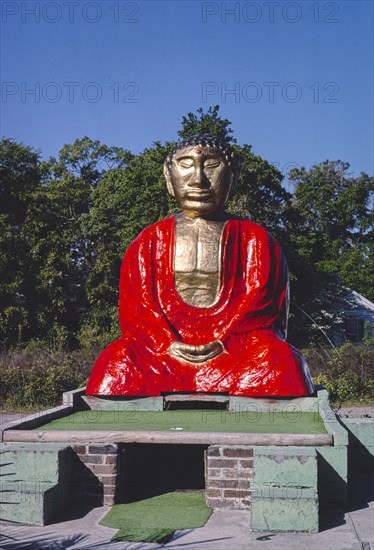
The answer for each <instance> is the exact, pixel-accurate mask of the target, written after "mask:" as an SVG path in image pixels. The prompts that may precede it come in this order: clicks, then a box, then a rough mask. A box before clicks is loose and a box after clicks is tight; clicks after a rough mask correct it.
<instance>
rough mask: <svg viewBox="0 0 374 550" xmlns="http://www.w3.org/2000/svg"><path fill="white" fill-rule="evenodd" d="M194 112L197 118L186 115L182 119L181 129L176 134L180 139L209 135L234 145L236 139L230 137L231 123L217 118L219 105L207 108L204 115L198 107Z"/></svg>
mask: <svg viewBox="0 0 374 550" xmlns="http://www.w3.org/2000/svg"><path fill="white" fill-rule="evenodd" d="M196 112H197V114H198V115H199V116H197V115H195V114H194V113H188V114H187V116H186V117H185V116H184V117H183V118H182V129H181V130H179V132H178V136H179V137H180V138H182V139H188V138H189V137H191V136H194V135H197V134H210V135H212V136H217V137H219V138H221V139H222V140H224V141H226V142H227V143H230V142H231V143H236V139H235V138H233V137H232V134H233V130H232V129H231V128H230V124H231V122H230V121H229V120H228V119H222V118H221V117H220V116H219V105H214V107H209V109H208V110H207V112H206V113H204V111H203V109H202V108H201V107H199V108H198V109H196Z"/></svg>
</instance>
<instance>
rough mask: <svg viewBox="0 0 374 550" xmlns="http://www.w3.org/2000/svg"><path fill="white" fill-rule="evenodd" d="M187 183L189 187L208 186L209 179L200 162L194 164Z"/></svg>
mask: <svg viewBox="0 0 374 550" xmlns="http://www.w3.org/2000/svg"><path fill="white" fill-rule="evenodd" d="M189 185H190V187H197V188H205V187H208V186H209V181H208V179H207V177H206V175H205V174H204V170H203V167H202V165H201V164H200V163H199V164H198V165H197V166H195V169H194V172H193V175H192V177H191V180H190V183H189Z"/></svg>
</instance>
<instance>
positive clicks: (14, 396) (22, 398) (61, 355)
mask: <svg viewBox="0 0 374 550" xmlns="http://www.w3.org/2000/svg"><path fill="white" fill-rule="evenodd" d="M97 353H98V350H97V349H91V350H87V351H76V352H73V353H66V352H62V351H59V352H56V351H54V350H47V349H45V350H42V349H40V348H39V349H38V348H36V347H33V346H30V349H29V350H26V351H22V352H9V353H3V354H1V355H0V370H1V380H2V383H1V387H0V401H1V404H2V407H3V408H4V409H5V410H7V409H12V408H14V407H18V408H22V407H25V408H38V407H46V406H54V405H59V404H61V397H62V393H63V392H65V391H69V390H73V389H76V388H77V387H80V386H83V385H85V384H86V381H87V378H88V376H89V373H90V371H91V369H92V365H93V361H94V360H95V358H96V356H97Z"/></svg>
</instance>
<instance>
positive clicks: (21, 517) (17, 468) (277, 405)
mask: <svg viewBox="0 0 374 550" xmlns="http://www.w3.org/2000/svg"><path fill="white" fill-rule="evenodd" d="M83 397H84V389H83V388H80V389H78V390H76V391H74V392H68V393H67V394H65V395H64V406H63V407H59V408H56V409H51V410H50V411H46V414H45V415H43V413H38V415H33V416H31V417H30V418H27V419H24V420H23V421H22V422H18V423H17V422H14V423H11V424H9V425H6V426H5V427H4V430H3V433H2V436H3V441H9V442H10V441H21V440H22V439H21V438H22V437H24V438H26V437H27V439H26V440H27V441H30V440H31V439H32V440H33V441H34V442H33V443H29V444H28V445H24V446H23V445H19V444H17V445H13V444H11V443H9V444H3V449H2V452H3V455H2V462H4V458H5V456H4V451H6V452H7V453H8V455H7V456H8V459H7V460H8V464H6V462H5V464H6V465H7V467H8V470H7V472H8V473H9V474H10V475H11V476H13V477H9V478H7V483H10V482H13V483H14V484H15V485H14V487H13V489H12V490H10V491H9V490H8V489H7V487H5V488H4V487H3V490H4V491H7V494H9V497H10V494H11V493H13V496H14V500H12V499H8V502H7V503H6V504H7V510H8V511H7V512H3V514H2V515H3V519H8V518H11V517H12V516H13V518H17V519H13V520H15V521H19V522H22V523H37V524H43V523H46V522H48V521H50V518H51V517H53V515H55V514H56V513H57V512H58V510H60V509H61V507H62V506H64V505H65V504H66V502H67V501H68V500H69V499H70V500H72V498H73V497H72V493H71V490H66V489H67V488H69V487H70V489H71V484H72V483H73V484H74V483H78V485H79V484H81V483H83V484H84V483H86V481H87V483H88V484H90V486H92V480H93V476H94V481H95V491H96V489H98V490H99V491H100V495H99V496H100V498H101V503H103V502H104V503H108V504H109V502H110V503H113V502H115V495H116V483H117V484H118V477H117V466H118V465H120V459H119V458H118V457H117V444H119V443H121V442H126V443H130V444H132V443H133V442H134V441H135V439H134V437H135V436H134V435H132V432H124V431H122V432H121V431H118V432H105V431H103V432H88V431H85V432H79V431H73V430H71V431H68V432H61V431H53V430H51V431H43V430H42V429H41V430H38V431H35V428H39V427H41V426H43V424H45V423H46V422H48V420H49V419H53V418H56V417H59V416H67V415H69V414H71V413H72V412H75V411H77V410H82V409H89V408H91V407H92V408H93V409H95V410H97V409H100V408H101V407H102V404H100V403H99V402H98V401H97V400H96V401H95V399H96V398H89V397H86V396H85V397H84V399H83ZM199 397H201V396H199ZM216 397H217V396H212V398H211V396H206V398H205V400H211V401H213V402H214V401H215V400H216ZM191 400H192V397H191V396H189V398H188V401H191ZM199 400H201V399H199ZM172 401H173V400H172ZM218 401H219V402H220V404H222V403H225V404H227V409H228V410H229V411H234V412H235V413H238V414H251V415H252V413H253V414H255V415H257V414H258V415H260V414H262V413H266V414H269V415H271V414H273V413H276V412H281V413H282V414H283V415H285V417H286V418H287V415H288V414H289V413H295V412H296V413H297V412H298V411H301V412H302V411H308V412H313V413H314V414H316V415H318V416H320V417H322V419H323V421H324V424H325V427H326V430H327V432H328V435H327V434H322V435H321V434H319V435H318V434H316V435H313V434H306V435H303V434H299V435H296V436H293V439H292V441H293V442H294V443H292V444H290V445H286V444H285V441H287V438H288V437H290V435H291V434H267V436H266V437H264V435H265V434H257V435H256V434H249V433H237V434H221V436H220V437H222V435H224V436H225V438H224V440H222V441H221V440H220V439H219V437H218V435H219V434H218V435H217V434H214V433H200V432H191V433H192V435H193V437H194V438H195V439H196V438H197V439H196V441H195V439H191V440H188V438H187V439H186V437H187V436H188V432H184V433H183V432H173V433H171V432H170V434H168V438H169V439H170V438H171V440H169V439H168V440H167V441H166V440H165V441H164V440H162V439H161V440H160V439H158V437H159V438H162V437H164V438H165V433H162V432H160V433H159V432H152V434H151V436H152V437H151V438H150V439H149V438H148V440H147V441H143V443H147V444H148V443H149V444H152V443H154V444H157V443H166V442H167V443H169V444H171V443H172V444H185V445H186V444H197V443H201V441H200V439H202V440H203V443H204V444H205V445H209V444H210V449H211V450H210V451H209V449H208V461H207V471H206V476H205V480H206V487H207V498H208V499H211V504H212V505H213V506H215V504H214V499H218V500H217V502H218V501H219V502H221V501H223V500H224V501H225V502H224V504H225V506H224V507H225V508H226V509H227V508H228V509H230V508H231V509H232V508H237V507H238V502H239V507H247V506H250V507H251V510H252V520H251V528H252V529H253V530H263V529H271V530H279V531H311V532H313V531H316V530H318V505H319V503H322V504H330V502H329V498H330V495H331V493H333V495H334V499H335V501H334V504H336V505H337V506H341V505H343V506H344V505H345V503H346V499H347V474H348V470H347V444H348V435H347V431H346V430H345V428H344V427H343V426H342V425H341V424H340V423H339V422H338V420H337V419H336V416H335V415H334V413H333V411H332V410H331V408H330V407H329V403H328V393H327V392H326V390H323V389H319V390H318V391H317V396H316V397H307V398H297V399H254V398H241V397H229V398H227V396H225V397H224V399H218ZM165 402H168V400H167V398H165V396H164V397H156V398H150V400H147V399H144V398H139V399H125V400H121V401H120V403H121V406H125V407H131V408H132V409H133V410H150V409H153V410H154V408H156V410H162V409H163V408H165ZM169 402H170V399H169ZM104 403H105V407H108V406H109V407H118V400H116V399H109V400H104ZM161 405H162V408H161ZM88 412H89V411H88ZM251 418H252V416H251ZM294 418H295V416H294V415H293V416H292V417H291V416H290V420H289V421H291V420H292V419H294ZM292 421H294V420H292ZM31 430H34V431H33V432H31ZM133 433H134V434H137V435H136V437H138V438H139V437H140V436H139V434H140V435H141V433H142V432H133ZM190 435H191V434H190ZM234 435H235V436H236V437H237V440H236V439H235V438H234ZM62 436H63V437H64V438H65V439H64V440H65V444H64V445H61V444H60V445H55V446H54V447H53V446H50V444H49V443H45V442H44V443H41V441H43V439H44V438H47V437H48V438H49V439H48V441H61V439H58V438H61V437H62ZM171 436H172V437H171ZM250 436H255V437H250ZM269 436H273V437H269ZM54 437H55V438H56V439H53V438H54ZM230 437H232V438H233V439H232V440H231V439H230ZM313 437H315V438H316V439H315V442H314V443H311V439H310V438H313ZM90 438H91V439H90ZM246 438H247V439H246ZM321 438H322V439H321ZM324 438H325V439H326V441H325V442H324V443H323V444H322V443H321V444H320V445H319V444H318V443H317V441H322V440H323V439H324ZM24 440H25V439H24ZM327 440H328V441H327ZM138 442H139V441H138ZM109 443H110V445H109ZM252 452H253V462H252V457H251V454H252ZM217 453H218V454H217ZM232 453H234V454H232ZM235 453H236V454H235ZM5 454H6V453H5ZM234 455H235V456H234ZM71 456H73V458H71ZM74 457H75V458H74ZM77 460H79V461H80V463H83V465H84V468H82V466H80V473H79V479H78V481H77V478H76V477H74V476H72V475H70V474H69V468H70V466H69V465H71V463H72V461H73V462H74V461H75V464H76V461H77ZM12 467H13V470H12V471H11V470H9V468H12ZM209 468H211V471H209ZM247 469H248V471H245V470H247ZM252 469H253V472H252ZM2 471H3V470H2ZM4 472H5V470H4ZM12 472H13V473H12ZM252 473H253V479H252ZM82 480H83V481H82ZM84 480H86V481H84ZM215 480H216V481H215ZM21 482H22V483H24V484H25V483H26V484H30V483H34V485H35V484H36V483H37V484H39V486H38V487H35V489H34V490H33V489H32V487H31V485H27V486H25V485H24V486H23V489H22V488H21V487H22V486H21V485H17V484H18V483H21ZM61 486H63V487H64V488H65V490H64V491H62V493H61V494H60V496H59V497H58V498H57V497H56V498H55V497H54V496H53V495H57V491H58V490H59V489H60V488H61ZM84 490H86V489H84ZM21 493H22V494H24V495H25V497H24V498H25V499H26V500H25V506H22V505H21V502H22V501H21V500H19V498H18V496H19V494H21ZM87 494H88V493H87ZM17 495H18V496H17ZM31 495H34V496H36V497H38V498H35V499H34V500H36V501H37V502H38V504H37V505H36V504H33V500H32V498H31ZM49 495H51V497H50V498H49ZM318 495H319V497H318ZM105 497H107V498H105ZM33 498H34V497H33ZM48 499H49V501H48V502H49V504H48V502H47V500H48ZM51 500H52V501H53V503H52V504H51ZM16 506H17V507H18V508H17V512H15V508H16ZM14 514H16V515H14Z"/></svg>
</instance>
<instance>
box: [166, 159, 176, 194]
mask: <svg viewBox="0 0 374 550" xmlns="http://www.w3.org/2000/svg"><path fill="white" fill-rule="evenodd" d="M164 176H165V179H166V188H167V190H168V193H169V194H170V195H171V196H172V197H175V194H174V189H173V186H172V183H171V176H170V167H169V165H168V163H167V162H166V160H165V162H164Z"/></svg>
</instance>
